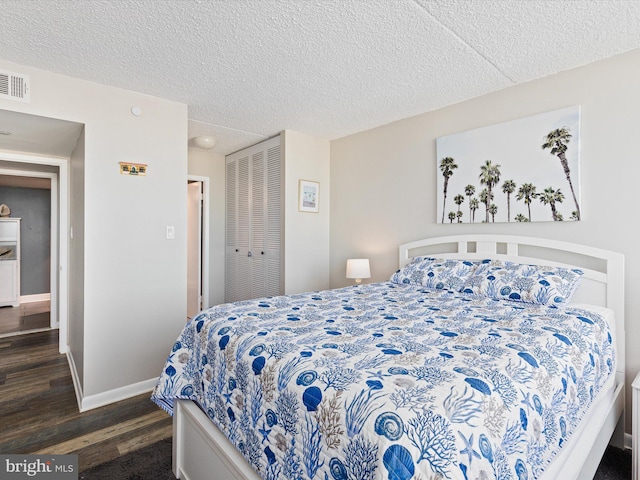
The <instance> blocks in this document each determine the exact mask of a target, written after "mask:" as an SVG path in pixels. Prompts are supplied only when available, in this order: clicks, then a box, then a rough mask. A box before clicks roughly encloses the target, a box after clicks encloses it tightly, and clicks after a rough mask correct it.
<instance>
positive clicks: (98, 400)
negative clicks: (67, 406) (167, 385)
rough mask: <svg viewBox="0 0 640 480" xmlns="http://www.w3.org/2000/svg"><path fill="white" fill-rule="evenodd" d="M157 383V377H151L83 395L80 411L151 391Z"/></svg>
mask: <svg viewBox="0 0 640 480" xmlns="http://www.w3.org/2000/svg"><path fill="white" fill-rule="evenodd" d="M157 383H158V378H157V377H156V378H150V379H149V380H144V381H142V382H138V383H134V384H131V385H125V386H124V387H119V388H116V389H113V390H108V391H106V392H102V393H97V394H95V395H89V396H86V397H83V398H82V401H81V402H80V411H81V412H86V411H87V410H92V409H94V408H98V407H102V406H104V405H109V404H110V403H115V402H119V401H120V400H126V399H127V398H131V397H135V396H136V395H141V394H143V393H146V392H151V391H152V390H153V389H154V388H155V386H156V384H157Z"/></svg>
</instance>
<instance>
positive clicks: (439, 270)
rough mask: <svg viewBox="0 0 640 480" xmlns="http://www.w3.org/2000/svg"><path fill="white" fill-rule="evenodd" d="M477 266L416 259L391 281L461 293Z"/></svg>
mask: <svg viewBox="0 0 640 480" xmlns="http://www.w3.org/2000/svg"><path fill="white" fill-rule="evenodd" d="M476 266H477V264H475V263H473V262H471V261H467V260H453V259H448V260H445V259H441V258H440V259H438V258H433V257H415V258H414V259H413V260H412V261H411V262H410V263H408V264H407V265H406V266H404V267H402V268H401V269H400V270H398V271H397V272H396V273H394V274H393V275H392V276H391V279H390V281H392V282H394V283H404V284H411V285H421V286H424V287H426V288H428V289H430V290H452V291H460V289H461V288H462V286H463V285H464V284H465V281H466V280H467V278H468V277H470V276H471V274H472V273H473V271H474V270H475V268H476Z"/></svg>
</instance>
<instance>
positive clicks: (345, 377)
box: [152, 282, 615, 480]
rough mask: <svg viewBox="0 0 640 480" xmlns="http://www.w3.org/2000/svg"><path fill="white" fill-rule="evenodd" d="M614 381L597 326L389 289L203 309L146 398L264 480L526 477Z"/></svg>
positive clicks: (568, 311) (581, 314)
mask: <svg viewBox="0 0 640 480" xmlns="http://www.w3.org/2000/svg"><path fill="white" fill-rule="evenodd" d="M614 369H615V357H614V350H613V345H612V338H611V333H610V332H609V328H608V326H607V324H606V322H605V321H604V320H603V319H602V318H601V317H600V316H599V315H597V314H596V313H591V312H589V311H586V310H583V309H576V308H573V307H572V306H571V305H567V306H564V307H560V308H556V307H546V306H539V305H528V304H523V303H518V302H510V301H508V300H492V299H488V298H486V297H483V296H473V295H469V294H464V293H452V292H447V291H437V292H436V291H429V290H427V289H425V288H424V287H420V286H415V285H399V284H396V283H391V282H385V283H375V284H369V285H361V286H354V287H348V288H343V289H337V290H329V291H323V292H313V293H306V294H300V295H293V296H282V297H272V298H263V299H257V300H250V301H245V302H239V303H235V304H224V305H220V306H216V307H213V308H211V309H208V310H205V311H204V312H202V313H200V314H199V315H198V316H197V317H195V318H194V319H193V320H191V321H190V322H189V323H188V324H187V325H186V327H185V328H184V330H183V332H182V333H181V335H180V337H179V338H178V340H177V341H176V342H175V344H174V345H173V348H172V350H171V353H170V355H169V358H168V360H167V363H166V365H165V366H164V368H163V371H162V375H161V377H160V379H159V382H158V385H157V387H156V389H155V391H154V392H153V395H152V399H153V400H154V401H155V402H156V403H157V404H158V405H160V406H161V407H162V408H164V409H166V410H167V411H169V412H170V413H171V411H172V407H173V401H174V399H192V400H195V401H196V402H197V403H198V404H199V405H200V406H201V408H202V409H203V411H204V412H206V414H207V415H208V416H209V417H210V418H211V420H212V421H213V422H214V423H215V424H216V425H217V426H218V427H219V428H220V430H221V431H222V432H224V433H225V435H226V436H227V437H228V438H229V440H230V441H231V442H232V443H233V444H234V445H236V446H237V448H238V449H239V450H240V451H241V452H242V453H243V455H244V457H245V458H246V460H247V462H248V463H249V464H251V465H252V466H253V467H254V468H255V470H256V471H257V472H258V473H259V474H260V475H261V476H262V477H263V478H265V479H276V478H277V479H307V478H309V479H312V478H316V479H323V480H325V479H326V480H331V479H335V480H347V479H348V480H360V479H362V480H365V479H387V478H388V479H389V480H408V479H411V478H414V479H430V478H452V479H454V478H455V479H477V478H481V479H488V478H497V479H501V480H505V479H532V478H537V477H538V476H539V475H540V474H541V473H542V472H543V471H544V470H545V467H546V466H547V465H548V464H549V462H550V461H551V460H552V459H553V457H554V455H555V454H556V453H557V452H558V451H559V450H560V448H561V447H562V445H563V444H564V443H566V442H567V441H568V440H569V439H570V437H571V434H572V432H573V431H574V430H575V428H576V426H577V424H578V422H579V421H580V419H581V417H582V415H583V414H584V412H585V411H586V410H587V409H588V408H589V406H590V404H591V402H592V400H593V399H594V398H595V396H596V394H597V393H598V391H599V390H600V388H601V387H602V386H603V385H604V383H605V382H606V380H607V378H608V377H609V376H610V375H611V374H612V373H613V371H614Z"/></svg>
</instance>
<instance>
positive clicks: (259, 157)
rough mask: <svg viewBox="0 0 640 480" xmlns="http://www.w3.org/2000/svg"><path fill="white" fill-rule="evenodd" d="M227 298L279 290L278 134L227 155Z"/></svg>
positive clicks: (279, 181) (279, 190)
mask: <svg viewBox="0 0 640 480" xmlns="http://www.w3.org/2000/svg"><path fill="white" fill-rule="evenodd" d="M226 182H227V190H226V199H227V205H226V215H227V216H226V229H227V235H226V236H227V239H226V273H225V278H226V282H227V285H226V294H225V300H226V301H228V302H232V301H238V300H246V299H249V298H257V297H262V296H268V295H279V294H281V293H282V284H283V282H282V274H281V272H282V265H281V264H282V255H281V249H282V240H281V231H282V218H283V217H282V199H283V195H282V159H281V149H280V137H276V138H272V139H269V140H266V141H265V142H262V143H260V144H258V145H254V146H253V147H249V148H247V149H244V150H242V151H240V152H236V153H234V154H231V155H229V156H227V172H226Z"/></svg>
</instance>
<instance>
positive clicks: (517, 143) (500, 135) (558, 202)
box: [436, 106, 581, 223]
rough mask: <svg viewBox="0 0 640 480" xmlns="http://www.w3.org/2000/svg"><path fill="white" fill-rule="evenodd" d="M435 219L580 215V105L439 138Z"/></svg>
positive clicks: (533, 218) (464, 220) (517, 219)
mask: <svg viewBox="0 0 640 480" xmlns="http://www.w3.org/2000/svg"><path fill="white" fill-rule="evenodd" d="M436 147H437V162H438V165H437V168H438V172H437V179H438V181H437V189H438V190H437V191H438V199H437V208H438V211H437V217H436V218H437V221H438V222H439V223H483V222H486V223H495V222H550V221H577V220H580V216H581V211H580V181H579V179H580V107H579V106H572V107H567V108H563V109H560V110H554V111H552V112H547V113H542V114H539V115H533V116H530V117H525V118H521V119H518V120H513V121H510V122H505V123H500V124H496V125H490V126H487V127H482V128H477V129H474V130H468V131H466V132H461V133H456V134H453V135H447V136H444V137H439V138H438V139H437V140H436Z"/></svg>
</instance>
